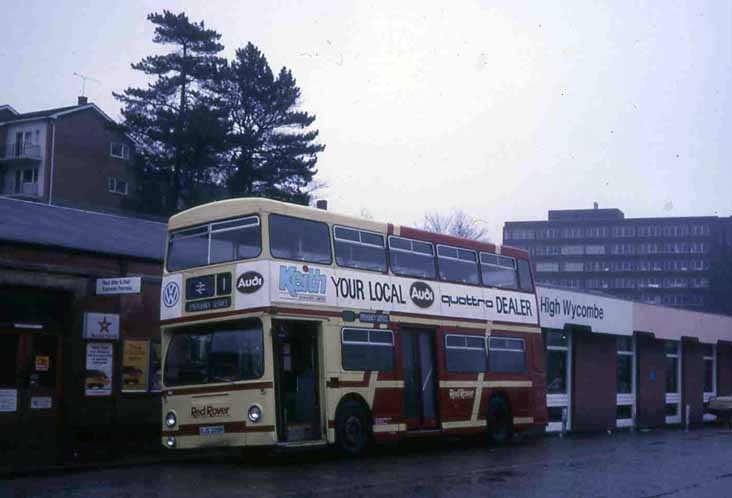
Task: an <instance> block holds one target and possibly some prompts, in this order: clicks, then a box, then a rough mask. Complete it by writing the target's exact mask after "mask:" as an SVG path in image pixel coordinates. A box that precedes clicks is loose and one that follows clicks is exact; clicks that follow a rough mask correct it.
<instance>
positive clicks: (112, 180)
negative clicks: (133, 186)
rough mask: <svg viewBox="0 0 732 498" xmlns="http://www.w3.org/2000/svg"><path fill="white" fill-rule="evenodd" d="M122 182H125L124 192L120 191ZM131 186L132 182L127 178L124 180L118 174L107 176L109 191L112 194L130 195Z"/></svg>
mask: <svg viewBox="0 0 732 498" xmlns="http://www.w3.org/2000/svg"><path fill="white" fill-rule="evenodd" d="M120 183H123V184H124V186H125V188H124V192H120V191H119V189H118V187H119V184H120ZM129 187H130V182H128V181H127V180H123V179H122V178H117V177H116V176H108V177H107V192H109V193H110V194H117V195H128V194H129Z"/></svg>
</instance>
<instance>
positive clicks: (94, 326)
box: [84, 312, 119, 340]
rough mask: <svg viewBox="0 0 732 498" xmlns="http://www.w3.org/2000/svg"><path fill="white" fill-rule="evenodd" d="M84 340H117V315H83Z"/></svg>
mask: <svg viewBox="0 0 732 498" xmlns="http://www.w3.org/2000/svg"><path fill="white" fill-rule="evenodd" d="M84 338H85V339H108V340H117V339H119V315H118V314H116V313H91V312H89V313H84Z"/></svg>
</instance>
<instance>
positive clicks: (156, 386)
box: [150, 342, 163, 392]
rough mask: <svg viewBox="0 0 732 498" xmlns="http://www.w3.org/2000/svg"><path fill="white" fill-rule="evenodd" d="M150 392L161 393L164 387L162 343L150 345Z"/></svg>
mask: <svg viewBox="0 0 732 498" xmlns="http://www.w3.org/2000/svg"><path fill="white" fill-rule="evenodd" d="M150 372H151V373H150V391H152V392H160V387H161V385H162V376H163V372H162V361H160V343H159V342H153V343H152V344H151V345H150Z"/></svg>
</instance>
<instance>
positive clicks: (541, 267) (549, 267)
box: [536, 262, 559, 272]
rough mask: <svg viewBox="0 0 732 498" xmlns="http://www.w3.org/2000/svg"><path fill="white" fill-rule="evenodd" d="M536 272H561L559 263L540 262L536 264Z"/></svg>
mask: <svg viewBox="0 0 732 498" xmlns="http://www.w3.org/2000/svg"><path fill="white" fill-rule="evenodd" d="M536 271H537V272H544V271H559V263H545V262H538V263H536Z"/></svg>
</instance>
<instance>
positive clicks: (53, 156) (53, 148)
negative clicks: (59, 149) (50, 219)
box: [48, 118, 56, 206]
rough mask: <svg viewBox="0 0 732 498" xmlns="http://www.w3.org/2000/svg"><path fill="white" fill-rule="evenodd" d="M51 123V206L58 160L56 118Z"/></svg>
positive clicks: (49, 180)
mask: <svg viewBox="0 0 732 498" xmlns="http://www.w3.org/2000/svg"><path fill="white" fill-rule="evenodd" d="M49 123H50V124H53V131H52V132H51V172H50V174H49V176H50V178H49V179H48V205H49V206H50V205H51V203H52V201H53V166H54V164H55V162H56V118H51V121H49Z"/></svg>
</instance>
